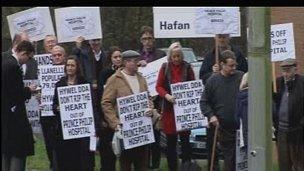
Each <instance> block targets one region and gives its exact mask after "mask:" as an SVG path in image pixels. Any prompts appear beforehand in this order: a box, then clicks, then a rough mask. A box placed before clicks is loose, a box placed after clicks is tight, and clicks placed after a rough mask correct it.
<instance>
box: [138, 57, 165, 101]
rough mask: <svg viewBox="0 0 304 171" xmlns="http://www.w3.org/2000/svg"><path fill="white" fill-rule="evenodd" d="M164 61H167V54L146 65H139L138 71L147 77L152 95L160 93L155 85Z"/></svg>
mask: <svg viewBox="0 0 304 171" xmlns="http://www.w3.org/2000/svg"><path fill="white" fill-rule="evenodd" d="M164 62H167V56H165V57H163V58H160V59H158V60H155V61H153V62H150V63H148V64H147V66H145V67H139V68H138V72H140V73H142V75H143V77H144V78H145V79H146V81H147V84H148V89H149V93H150V95H151V96H156V95H158V93H157V91H156V89H155V87H156V82H157V78H158V74H159V71H160V67H161V66H162V64H163V63H164Z"/></svg>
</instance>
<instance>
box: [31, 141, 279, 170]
mask: <svg viewBox="0 0 304 171" xmlns="http://www.w3.org/2000/svg"><path fill="white" fill-rule="evenodd" d="M35 141H36V143H35V155H34V156H30V157H28V158H27V163H26V170H27V171H49V170H50V169H49V161H48V158H47V155H46V149H45V145H44V141H43V138H42V137H41V135H35ZM273 154H274V155H273V164H274V165H273V171H278V170H279V168H278V164H277V160H276V154H275V152H274V153H273ZM196 161H197V163H198V164H199V165H200V166H201V167H202V170H203V171H207V161H206V160H196ZM220 165H221V166H222V165H223V161H220ZM99 168H100V156H99V154H96V155H95V170H96V171H97V170H99ZM116 168H117V169H116V170H118V171H119V162H116ZM159 170H160V171H167V170H168V167H167V160H166V158H165V157H164V156H163V157H162V158H161V165H160V168H159Z"/></svg>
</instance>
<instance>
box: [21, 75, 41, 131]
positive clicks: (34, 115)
mask: <svg viewBox="0 0 304 171" xmlns="http://www.w3.org/2000/svg"><path fill="white" fill-rule="evenodd" d="M23 82H24V86H25V87H27V86H29V85H31V84H36V85H37V84H38V80H23ZM25 108H26V113H27V118H28V120H29V122H30V124H31V127H32V130H33V133H35V134H40V133H41V125H40V118H39V116H40V110H39V102H38V100H37V98H36V96H35V94H32V96H31V98H30V99H29V100H27V101H26V102H25Z"/></svg>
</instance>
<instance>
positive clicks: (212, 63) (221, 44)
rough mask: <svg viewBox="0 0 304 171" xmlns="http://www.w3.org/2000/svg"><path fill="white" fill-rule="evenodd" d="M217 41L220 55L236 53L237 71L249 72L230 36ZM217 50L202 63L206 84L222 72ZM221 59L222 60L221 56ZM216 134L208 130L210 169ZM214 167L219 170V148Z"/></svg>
mask: <svg viewBox="0 0 304 171" xmlns="http://www.w3.org/2000/svg"><path fill="white" fill-rule="evenodd" d="M215 40H216V41H217V42H218V50H219V53H218V54H221V53H222V52H223V51H225V50H231V51H232V52H234V54H235V56H236V61H237V63H238V65H237V68H236V69H237V70H240V71H243V72H247V70H248V64H247V61H246V58H245V57H244V55H243V54H242V53H241V51H240V50H239V49H238V48H237V47H236V46H234V45H232V44H231V43H230V36H229V34H219V35H218V36H216V37H215ZM215 49H216V48H214V49H213V50H210V51H209V52H207V54H206V56H205V58H204V62H203V63H202V65H201V68H200V72H199V78H200V79H202V80H203V83H204V84H206V82H207V79H208V78H209V77H210V76H211V75H212V73H219V72H220V70H221V68H220V65H219V64H218V63H216V59H215V58H216V54H215ZM219 58H221V56H220V57H219ZM214 132H215V129H214V127H212V126H211V127H209V128H207V149H208V168H209V167H210V162H211V153H212V143H213V136H214ZM213 166H214V168H213V169H214V170H219V164H218V149H217V148H216V151H215V164H214V165H213Z"/></svg>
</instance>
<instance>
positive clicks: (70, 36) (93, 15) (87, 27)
mask: <svg viewBox="0 0 304 171" xmlns="http://www.w3.org/2000/svg"><path fill="white" fill-rule="evenodd" d="M55 19H56V29H57V36H58V42H60V43H62V42H73V41H75V40H76V38H77V37H79V36H82V37H84V38H85V39H86V40H89V39H97V38H102V29H101V20H100V10H99V7H68V8H58V9H55Z"/></svg>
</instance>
